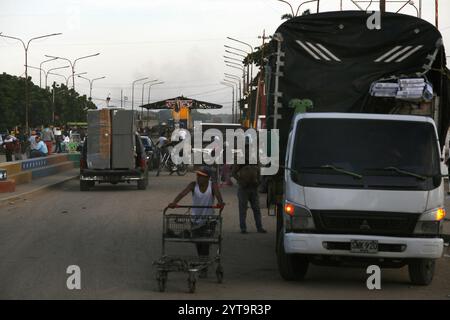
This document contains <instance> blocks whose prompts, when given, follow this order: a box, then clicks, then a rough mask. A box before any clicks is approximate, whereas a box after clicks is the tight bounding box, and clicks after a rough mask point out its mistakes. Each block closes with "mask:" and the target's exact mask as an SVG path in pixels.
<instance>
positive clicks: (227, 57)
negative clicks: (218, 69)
mask: <svg viewBox="0 0 450 320" xmlns="http://www.w3.org/2000/svg"><path fill="white" fill-rule="evenodd" d="M223 57H224V58H225V59H228V60H233V61H237V62H240V63H242V64H243V63H244V62H243V61H242V60H239V59H236V58H232V57H229V56H223Z"/></svg>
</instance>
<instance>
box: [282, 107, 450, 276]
mask: <svg viewBox="0 0 450 320" xmlns="http://www.w3.org/2000/svg"><path fill="white" fill-rule="evenodd" d="M287 148H288V152H287V156H286V163H285V164H286V166H285V167H286V169H285V182H286V183H285V188H286V189H285V198H284V221H283V222H284V223H283V229H282V232H280V235H279V237H280V239H279V242H278V250H279V252H278V254H279V255H278V257H279V259H278V262H279V266H280V271H281V274H282V276H283V277H284V278H286V279H292V278H298V277H302V276H304V274H305V273H306V270H307V265H308V264H309V263H310V262H312V263H317V264H334V265H336V264H346V263H350V264H352V263H358V264H360V263H361V262H362V263H365V264H376V265H384V266H391V267H402V266H404V265H408V266H409V273H410V277H411V281H412V282H413V283H415V284H428V283H429V282H430V281H431V279H432V277H433V272H434V264H435V259H437V258H440V257H441V256H442V253H443V240H442V239H441V238H440V234H441V231H442V223H443V218H444V216H445V209H444V184H443V181H442V175H441V171H440V167H441V166H440V164H441V155H440V148H439V142H438V138H437V131H436V127H435V124H434V121H433V120H432V119H431V118H427V117H419V116H405V115H379V114H342V113H309V114H299V115H297V116H296V117H295V118H294V119H293V123H292V131H291V134H290V136H289V141H288V146H287Z"/></svg>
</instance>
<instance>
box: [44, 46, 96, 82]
mask: <svg viewBox="0 0 450 320" xmlns="http://www.w3.org/2000/svg"><path fill="white" fill-rule="evenodd" d="M99 54H100V53H95V54H90V55H88V56H83V57H79V58H76V59H75V60H73V62H72V61H71V60H69V59H67V58H63V57H57V56H50V55H47V54H46V55H45V56H46V57H48V58H56V59H61V60H65V61H67V62H69V64H70V67H71V68H72V76H71V77H72V89H73V90H74V91H75V65H76V63H77V61H78V60H81V59H86V58H90V57H96V56H98V55H99Z"/></svg>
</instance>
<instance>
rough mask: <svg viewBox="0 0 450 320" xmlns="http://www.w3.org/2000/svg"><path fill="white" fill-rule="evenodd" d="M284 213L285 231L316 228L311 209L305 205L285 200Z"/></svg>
mask: <svg viewBox="0 0 450 320" xmlns="http://www.w3.org/2000/svg"><path fill="white" fill-rule="evenodd" d="M284 213H285V215H284V222H285V226H286V231H302V230H313V229H315V228H316V226H315V224H314V219H313V216H312V214H311V211H309V209H308V208H306V207H303V206H300V205H297V204H293V203H291V202H287V201H286V202H285V204H284Z"/></svg>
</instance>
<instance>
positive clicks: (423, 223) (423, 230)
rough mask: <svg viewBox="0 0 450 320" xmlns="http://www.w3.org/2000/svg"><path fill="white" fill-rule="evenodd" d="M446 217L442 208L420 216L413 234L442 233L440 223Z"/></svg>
mask: <svg viewBox="0 0 450 320" xmlns="http://www.w3.org/2000/svg"><path fill="white" fill-rule="evenodd" d="M445 215H446V212H445V209H444V208H436V209H433V210H430V211H427V212H425V213H422V214H421V215H420V218H419V220H418V221H417V224H416V228H415V229H414V233H415V234H427V235H438V234H440V233H441V231H442V227H443V224H442V221H443V220H444V218H445Z"/></svg>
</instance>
